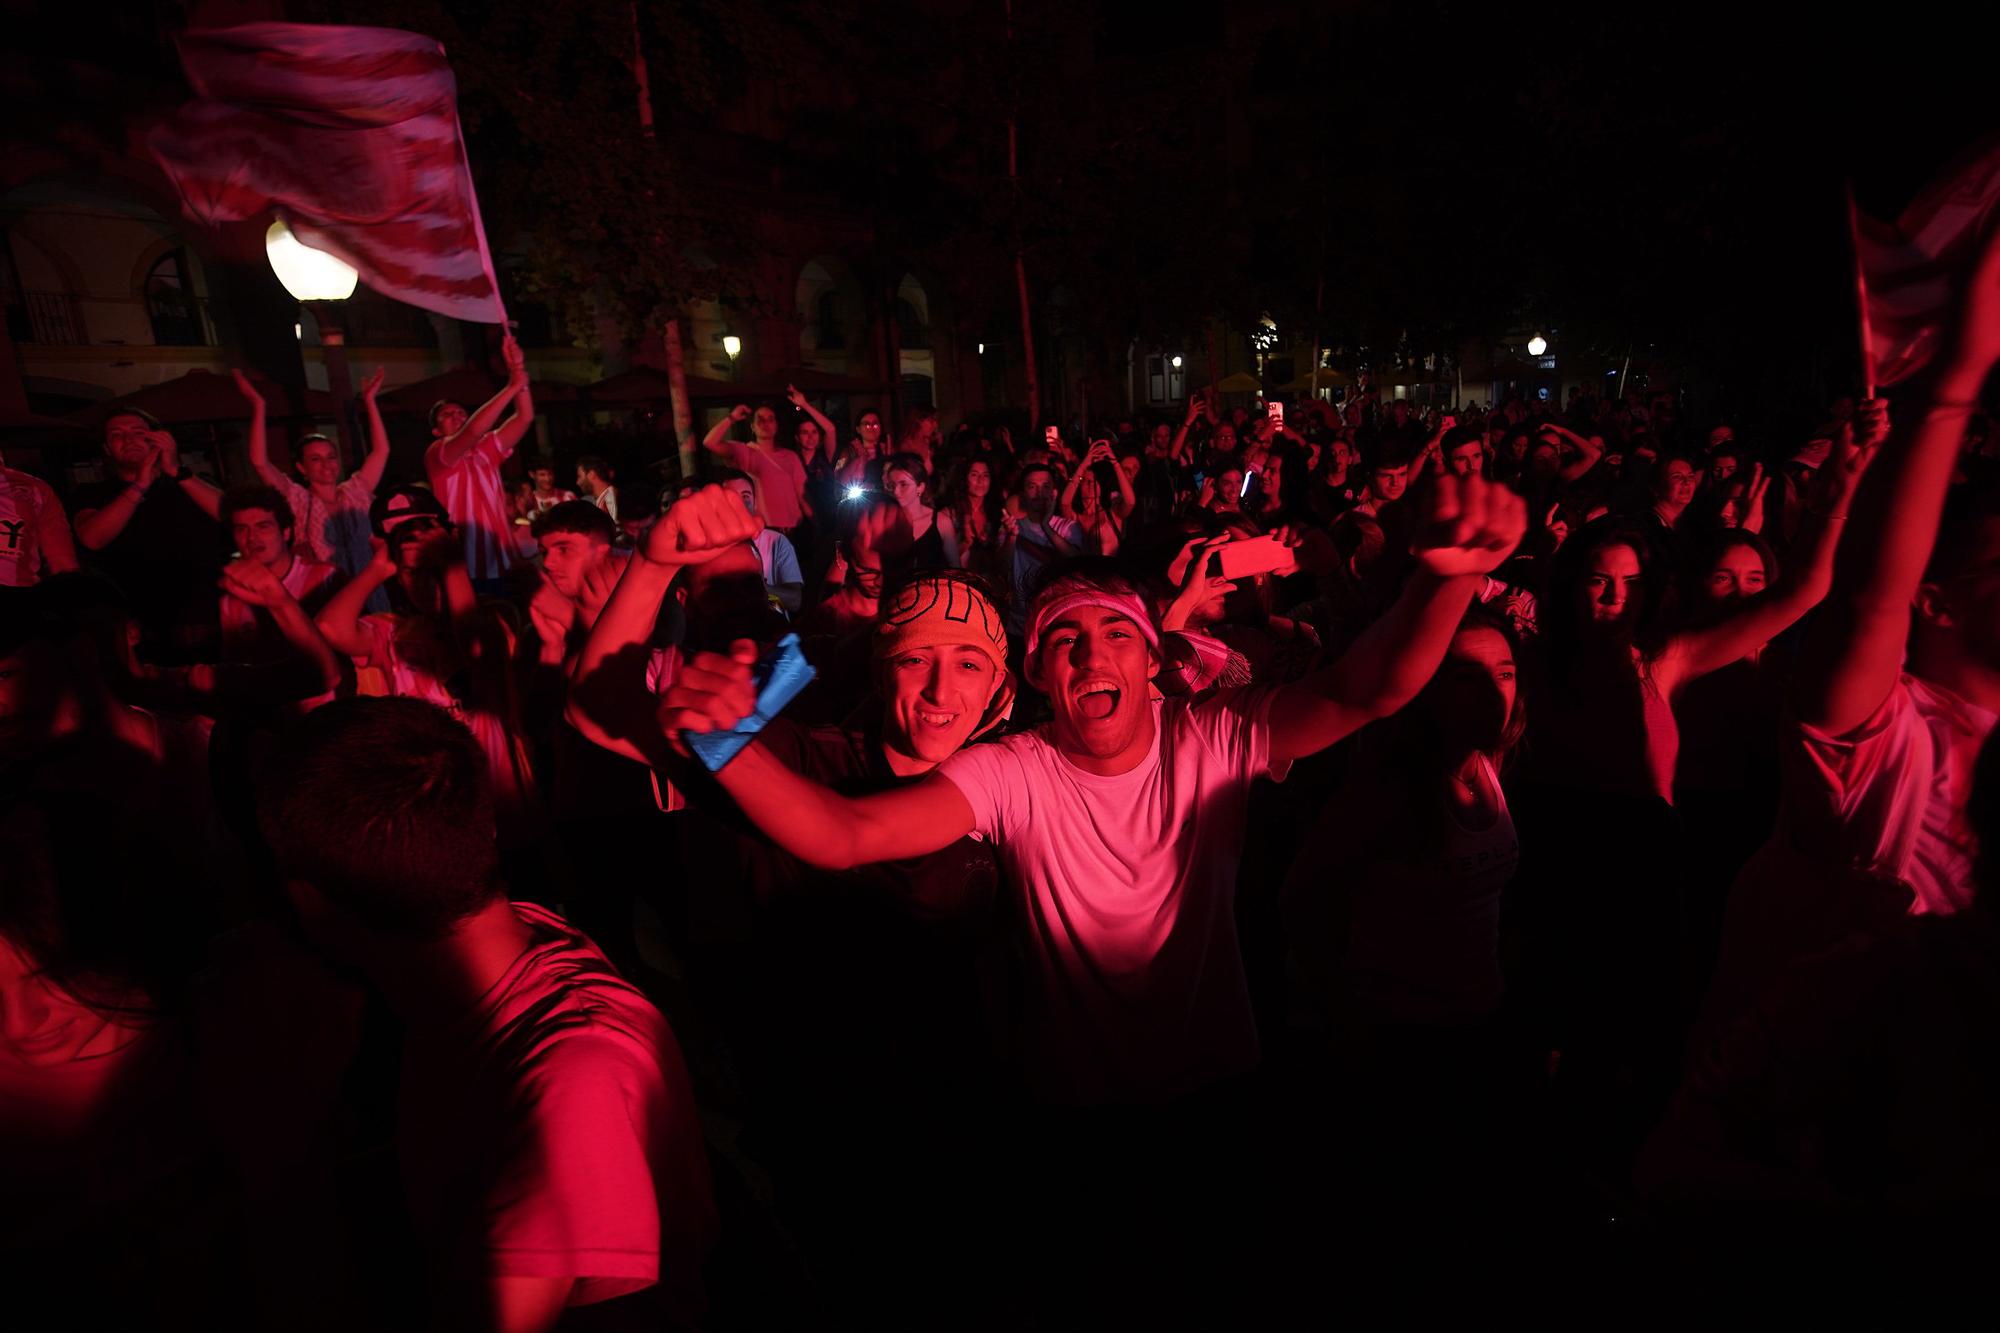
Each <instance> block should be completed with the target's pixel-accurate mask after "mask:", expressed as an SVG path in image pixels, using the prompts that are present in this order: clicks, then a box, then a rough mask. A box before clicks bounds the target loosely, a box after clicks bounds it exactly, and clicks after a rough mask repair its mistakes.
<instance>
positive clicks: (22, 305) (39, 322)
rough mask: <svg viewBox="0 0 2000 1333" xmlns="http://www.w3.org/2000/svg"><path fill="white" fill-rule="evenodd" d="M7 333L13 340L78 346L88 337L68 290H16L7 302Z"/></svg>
mask: <svg viewBox="0 0 2000 1333" xmlns="http://www.w3.org/2000/svg"><path fill="white" fill-rule="evenodd" d="M7 336H8V337H10V338H12V339H13V340H14V341H15V342H17V343H45V344H50V345H53V346H58V347H80V346H82V345H83V344H85V343H88V342H89V341H90V339H89V338H88V337H87V336H85V333H84V328H83V311H82V310H81V309H80V308H79V307H78V305H77V301H76V298H75V297H74V296H71V295H70V294H69V293H68V292H29V291H24V292H21V293H19V294H18V295H17V296H16V298H15V299H14V300H13V301H10V302H8V304H7Z"/></svg>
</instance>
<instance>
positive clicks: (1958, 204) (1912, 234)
mask: <svg viewBox="0 0 2000 1333" xmlns="http://www.w3.org/2000/svg"><path fill="white" fill-rule="evenodd" d="M1996 205H2000V138H1996V139H1994V140H1992V141H1991V142H1988V143H1986V144H1984V145H1982V146H1981V147H1980V148H1979V149H1978V150H1977V151H1975V152H1974V153H1972V154H1971V155H1970V156H1968V157H1966V158H1963V159H1961V160H1960V161H1959V162H1958V163H1957V164H1956V165H1955V166H1954V168H1953V169H1952V170H1950V171H1947V172H1946V173H1945V174H1944V175H1943V176H1941V177H1940V178H1939V179H1938V180H1936V181H1934V182H1932V183H1931V185H1930V186H1929V187H1928V188H1927V189H1925V190H1924V192H1923V193H1922V194H1920V195H1918V196H1917V199H1916V201H1915V202H1914V203H1912V204H1911V205H1910V206H1909V207H1908V208H1906V209H1904V210H1903V215H1902V216H1901V217H1900V218H1898V219H1896V221H1895V223H1894V224H1886V223H1881V222H1877V221H1875V220H1873V219H1872V218H1867V217H1864V216H1862V215H1861V214H1860V213H1858V212H1852V211H1850V216H1851V218H1852V221H1853V227H1854V256H1855V261H1856V265H1857V268H1858V269H1859V273H1858V275H1857V282H1858V285H1859V288H1860V294H1861V324H1862V329H1861V337H1862V346H1863V349H1864V352H1865V354H1866V356H1867V358H1868V360H1869V361H1870V362H1871V363H1872V364H1871V366H1870V367H1869V377H1870V381H1871V383H1874V384H1894V383H1896V382H1897V381H1899V380H1904V379H1908V378H1909V377H1910V376H1911V375H1914V374H1915V373H1916V372H1917V371H1918V370H1920V369H1922V368H1923V366H1924V364H1925V363H1926V362H1928V361H1929V360H1930V359H1931V357H1932V356H1933V355H1934V354H1935V353H1936V352H1937V350H1938V345H1939V342H1940V340H1941V339H1942V338H1943V337H1944V335H1945V332H1946V328H1945V324H1946V321H1947V320H1948V319H1949V318H1950V317H1951V315H1952V312H1953V311H1954V310H1955V309H1956V308H1957V304H1958V302H1957V296H1958V290H1959V288H1960V287H1961V286H1962V285H1963V284H1964V281H1965V276H1966V274H1967V272H1969V271H1970V270H1971V268H1972V266H1973V265H1974V264H1975V263H1977V262H1978V259H1979V252H1980V245H1981V243H1982V241H1983V239H1984V238H1985V237H1986V236H1987V235H1989V234H1990V233H1991V230H1992V226H1993V221H1994V210H1995V207H1996Z"/></svg>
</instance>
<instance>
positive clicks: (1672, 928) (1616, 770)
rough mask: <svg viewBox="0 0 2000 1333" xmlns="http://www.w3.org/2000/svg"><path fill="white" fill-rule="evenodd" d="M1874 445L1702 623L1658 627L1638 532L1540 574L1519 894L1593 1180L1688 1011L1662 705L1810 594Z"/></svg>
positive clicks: (1660, 1090) (1600, 538)
mask: <svg viewBox="0 0 2000 1333" xmlns="http://www.w3.org/2000/svg"><path fill="white" fill-rule="evenodd" d="M1886 434H1887V430H1886V422H1884V423H1882V430H1881V434H1880V435H1877V434H1875V433H1874V431H1872V430H1871V431H1870V438H1868V439H1866V440H1864V441H1861V442H1856V441H1855V440H1854V439H1853V438H1852V437H1851V436H1850V437H1849V438H1848V440H1847V441H1846V442H1845V444H1844V446H1843V448H1842V450H1841V454H1840V457H1839V458H1837V459H1829V461H1828V466H1826V467H1825V468H1823V469H1821V475H1820V477H1819V478H1818V480H1817V483H1816V484H1815V486H1814V489H1813V493H1812V498H1811V517H1810V521H1808V522H1807V523H1805V524H1803V525H1802V527H1801V532H1800V541H1799V542H1798V544H1797V545H1796V546H1795V548H1794V557H1795V559H1794V562H1793V567H1792V568H1790V569H1788V570H1787V571H1786V574H1785V577H1784V578H1783V579H1782V580H1781V581H1780V582H1778V583H1777V584H1775V585H1773V586H1772V587H1771V588H1770V589H1769V590H1768V591H1767V592H1766V593H1765V594H1764V595H1762V596H1760V597H1756V598H1751V599H1748V600H1744V601H1741V602H1739V603H1738V604H1737V605H1736V606H1735V607H1732V608H1729V609H1727V610H1726V611H1723V612H1721V613H1719V614H1717V615H1715V616H1713V617H1712V618H1705V619H1693V620H1687V621H1684V622H1681V623H1679V624H1678V625H1677V624H1676V622H1675V619H1674V617H1673V616H1672V615H1671V614H1670V613H1671V611H1672V609H1673V608H1672V607H1671V605H1670V601H1669V598H1670V586H1671V585H1670V576H1671V571H1670V570H1669V569H1668V568H1667V565H1666V562H1665V559H1664V557H1662V556H1661V555H1660V554H1659V553H1658V551H1657V549H1656V548H1655V546H1654V545H1653V543H1652V541H1651V540H1650V539H1649V534H1648V532H1647V531H1646V530H1645V529H1644V528H1643V527H1641V526H1640V525H1639V524H1635V523H1632V522H1630V521H1627V520H1624V519H1616V518H1613V519H1604V520H1600V521H1599V522H1596V523H1592V524H1590V525H1589V526H1587V527H1585V528H1584V529H1583V530H1582V531H1580V532H1578V533H1576V534H1575V535H1574V536H1572V537H1571V538H1570V539H1569V540H1568V541H1567V542H1565V543H1564V544H1563V546H1562V549H1561V550H1560V551H1559V552H1558V553H1557V555H1556V558H1555V560H1554V562H1553V567H1552V569H1551V571H1550V578H1549V587H1548V595H1547V596H1546V597H1545V598H1544V599H1543V600H1542V603H1541V627H1542V645H1543V649H1544V652H1545V661H1544V670H1543V671H1542V672H1541V673H1540V674H1539V676H1537V677H1531V680H1533V681H1538V682H1539V684H1540V686H1541V688H1540V690H1539V691H1538V692H1537V693H1536V695H1535V697H1534V698H1533V699H1532V701H1531V702H1532V704H1533V707H1534V712H1535V731H1536V736H1535V746H1534V753H1533V755H1532V758H1531V761H1530V763H1529V765H1528V766H1527V768H1526V770H1525V771H1524V773H1523V778H1524V782H1523V783H1522V786H1521V790H1520V791H1519V792H1518V794H1517V801H1516V809H1517V812H1518V813H1519V816H1520V822H1521V828H1522V833H1523V836H1524V837H1525V838H1526V840H1527V841H1528V843H1529V845H1530V846H1531V847H1533V848H1535V855H1534V858H1533V869H1532V870H1531V872H1530V873H1528V874H1525V875H1524V876H1523V881H1522V894H1521V898H1522V901H1523V904H1524V907H1523V910H1524V914H1525V918H1526V922H1527V927H1528V933H1529V939H1528V941H1527V943H1528V944H1529V959H1528V961H1529V972H1530V975H1531V976H1532V978H1533V986H1534V987H1535V988H1537V989H1538V999H1539V1001H1540V1004H1541V1012H1540V1015H1539V1016H1540V1018H1541V1019H1542V1021H1543V1022H1544V1023H1545V1024H1546V1025H1547V1027H1546V1032H1545V1035H1546V1036H1547V1038H1548V1040H1549V1041H1550V1042H1551V1044H1552V1049H1561V1050H1563V1051H1564V1052H1565V1065H1564V1068H1565V1069H1566V1070H1567V1071H1569V1072H1570V1073H1571V1074H1572V1075H1573V1076H1574V1078H1575V1080H1576V1082H1575V1084H1574V1086H1576V1087H1577V1088H1578V1089H1579V1095H1581V1096H1583V1097H1585V1098H1586V1102H1585V1104H1584V1106H1583V1107H1582V1108H1581V1109H1582V1110H1583V1112H1584V1114H1586V1115H1587V1117H1588V1118H1589V1120H1590V1123H1592V1124H1594V1125H1596V1126H1597V1127H1599V1128H1600V1129H1601V1130H1602V1131H1603V1132H1604V1134H1605V1135H1606V1138H1605V1140H1604V1142H1603V1143H1602V1144H1601V1145H1600V1147H1601V1148H1602V1149H1603V1150H1604V1151H1605V1152H1606V1153H1608V1154H1610V1155H1611V1156H1610V1157H1609V1158H1607V1160H1605V1161H1604V1162H1602V1163H1600V1165H1603V1166H1605V1167H1620V1168H1621V1169H1622V1164H1623V1155H1624V1154H1625V1153H1627V1152H1629V1151H1630V1150H1631V1149H1632V1148H1634V1147H1635V1146H1636V1143H1637V1135H1638V1134H1639V1133H1640V1132H1641V1130H1642V1128H1643V1123H1642V1122H1643V1121H1644V1120H1646V1119H1647V1118H1649V1117H1651V1116H1653V1115H1655V1114H1657V1112H1658V1111H1659V1109H1660V1102H1661V1099H1663V1098H1664V1096H1665V1094H1666V1092H1667V1090H1668V1089H1669V1088H1670V1087H1671V1084H1672V1079H1673V1077H1674V1073H1675V1069H1676V1057H1677V1053H1678V1050H1679V1044H1680V1041H1681V1038H1682V1035H1683V1029H1684V1027H1685V1023H1686V1019H1687V1016H1688V1012H1689V1005H1688V999H1689V996H1688V990H1689V987H1690V981H1691V972H1690V968H1689V962H1690V958H1689V955H1688V953H1687V949H1686V945H1687V939H1686V933H1685V931H1686V921H1685V915H1684V901H1685V897H1686V893H1685V879H1686V872H1687V862H1686V855H1685V853H1686V844H1685V836H1684V830H1683V826H1682V823H1681V820H1680V819H1679V817H1678V816H1677V814H1676V812H1675V810H1674V804H1673V802H1674V771H1675V765H1676V761H1677V760H1678V757H1679V751H1680V728H1679V724H1678V722H1677V720H1676V718H1675V716H1674V706H1675V702H1676V699H1677V698H1678V697H1679V695H1680V694H1681V692H1682V691H1683V690H1684V689H1685V688H1686V687H1687V686H1688V685H1689V684H1690V683H1691V682H1693V681H1695V680H1698V679H1700V678H1701V677H1703V676H1706V675H1709V674H1710V673H1712V672H1715V671H1719V670H1721V669H1722V668H1724V667H1726V666H1728V665H1730V664H1731V663H1732V662H1736V661H1739V660H1740V659H1742V658H1743V657H1745V656H1746V655H1747V654H1749V653H1751V652H1753V651H1755V650H1756V649H1758V648H1759V647H1761V646H1762V645H1763V644H1766V643H1768V642H1770V640H1771V639H1772V638H1774V637H1775V636H1776V635H1778V634H1779V633H1781V632H1783V631H1784V630H1785V629H1786V628H1788V627H1789V626H1791V625H1792V624H1793V623H1794V622H1796V621H1797V620H1798V619H1799V617H1801V616H1802V615H1804V614H1805V613H1806V612H1807V611H1808V610H1810V609H1811V608H1812V607H1813V606H1814V605H1815V604H1817V603H1818V602H1819V600H1820V599H1821V598H1822V597H1824V596H1825V595H1826V591H1827V588H1828V587H1829V586H1830V584H1831V582H1832V578H1833V554H1834V549H1835V546H1836V544H1837V542H1838V539H1839V534H1840V531H1841V527H1842V525H1843V524H1845V522H1846V520H1847V509H1848V505H1849V503H1850V502H1851V501H1852V499H1853V495H1854V488H1855V483H1857V482H1858V481H1859V479H1860V477H1861V474H1862V472H1863V471H1864V470H1865V468H1866V467H1867V464H1868V461H1869V458H1870V456H1871V455H1872V453H1873V451H1874V448H1875V446H1876V445H1877V444H1879V443H1880V439H1881V436H1885V435H1886Z"/></svg>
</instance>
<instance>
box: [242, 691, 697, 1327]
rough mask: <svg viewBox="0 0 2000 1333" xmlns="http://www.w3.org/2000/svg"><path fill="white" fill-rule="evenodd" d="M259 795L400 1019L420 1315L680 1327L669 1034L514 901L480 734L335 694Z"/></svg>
mask: <svg viewBox="0 0 2000 1333" xmlns="http://www.w3.org/2000/svg"><path fill="white" fill-rule="evenodd" d="M264 790H265V793H266V795H265V800H264V804H263V807H262V810H261V818H262V821H263V824H264V827H265V830H266V835H267V837H268V838H269V839H270V842H271V844H272V846H273V848H274V849H275V851H276V853H277V857H278V863H279V866H280V868H281V870H282V872H283V874H284V877H285V881H286V887H287V892H288V893H289V895H290V897H291V898H292V901H293V903H294V905H295V906H296V907H297V909H298V911H299V915H300V917H301V918H302V920H303V921H304V923H305V926H306V929H307V932H308V934H309V935H310V936H311V937H312V939H313V940H314V942H315V943H316V944H318V945H319V946H320V947H321V948H322V949H324V950H325V951H326V952H328V953H330V954H333V955H335V956H336V957H338V958H339V959H340V960H341V961H343V962H346V963H349V964H351V965H353V966H355V967H357V968H359V969H360V970H361V971H362V972H363V973H364V974H366V975H367V977H368V978H369V980H370V981H372V982H373V983H374V984H375V985H376V987H377V988H378V989H379V990H380V992H381V994H382V996H383V997H384V999H385V1000H386V1001H387V1003H388V1005H389V1007H390V1008H392V1009H393V1010H395V1011H396V1013H397V1014H398V1016H399V1017H401V1018H402V1019H403V1021H404V1023H405V1024H406V1026H407V1032H406V1035H405V1039H404V1055H403V1073H402V1080H401V1086H400V1089H399V1094H398V1105H397V1127H396V1133H397V1141H398V1150H399V1158H400V1161H401V1166H402V1183H403V1189H404V1193H405V1196H406V1198H407V1201H408V1205H409V1211H410V1216H411V1220H412V1222H413V1223H414V1225H415V1229H416V1234H417V1235H419V1236H420V1237H422V1238H423V1240H424V1242H425V1245H426V1249H427V1256H426V1257H427V1260H428V1263H427V1270H428V1271H427V1278H428V1281H429V1286H430V1300H431V1313H432V1315H433V1316H434V1317H436V1318H440V1319H443V1320H445V1321H447V1322H453V1323H462V1324H465V1325H466V1326H469V1327H487V1328H502V1329H509V1330H514V1329H543V1328H551V1327H554V1326H555V1325H556V1324H557V1322H558V1320H560V1319H561V1318H562V1315H563V1312H564V1311H565V1310H566V1309H567V1308H569V1307H572V1306H581V1305H594V1304H598V1303H601V1302H605V1301H610V1300H613V1299H614V1298H620V1297H623V1298H626V1300H627V1302H628V1306H627V1308H625V1309H624V1310H623V1311H621V1312H622V1313H625V1314H627V1315H629V1317H630V1319H631V1321H632V1323H633V1325H634V1326H635V1327H649V1328H658V1327H662V1326H679V1325H682V1324H686V1323H691V1322H693V1320H694V1319H695V1318H696V1317H697V1316H698V1315H699V1313H700V1309H701V1303H702V1284H701V1272H700V1268H701V1263H702V1260H703V1257H704V1255H705V1253H706V1251H707V1249H708V1246H709V1243H710V1239H711V1237H712V1234H713V1231H714V1226H715V1222H714V1205H713V1202H712V1200H711V1197H710V1193H709V1182H708V1172H707V1164H706V1159H705V1157H704V1153H703V1147H702V1140H701V1131H700V1127H699V1124H698V1123H697V1121H696V1118H695V1108H694V1101H693V1097H692V1095H691V1093H690V1092H689V1088H688V1080H687V1073H686V1070H685V1069H684V1068H683V1066H682V1062H681V1055H680V1050H679V1047H678V1046H677V1045H676V1044H675V1041H674V1036H673V1033H672V1032H671V1030H670V1029H669V1028H668V1026H667V1023H666V1020H665V1019H664V1018H662V1017H661V1016H660V1013H659V1011H658V1010H656V1009H655V1008H654V1007H653V1005H652V1004H651V1003H650V1002H649V1001H648V1000H647V999H646V998H645V997H644V996H643V995H642V994H640V993H639V991H638V990H636V989H635V988H634V987H632V986H631V985H629V984H628V983H626V982H625V981H624V980H622V979H621V978H620V977H619V976H618V974H617V972H616V971H615V970H614V969H613V968H612V967H611V965H610V964H609V963H608V962H606V961H605V958H604V955H603V954H602V953H600V952H599V951H598V949H597V947H596V946H595V945H593V944H592V943H591V942H590V941H589V940H588V939H586V938H585V937H584V936H582V935H580V934H578V933H577V932H575V931H574V930H573V929H571V928H570V927H569V926H568V925H567V924H566V923H565V922H564V921H563V920H562V919H561V918H560V917H557V916H555V915H554V914H552V913H550V912H548V911H546V910H544V909H541V908H538V907H535V906H532V905H529V904H517V903H510V902H509V901H508V900H507V898H506V896H505V893H504V892H503V886H502V885H501V883H500V881H499V878H498V860H497V853H496V850H495V847H494V833H493V806H492V799H491V796H490V795H489V793H488V791H487V787H486V779H485V761H484V758H483V756H482V754H481V751H480V748H479V745H478V743H477V742H475V741H474V740H473V739H472V737H471V735H470V734H469V733H468V732H466V730H465V729H464V728H463V727H461V726H460V725H459V724H457V723H456V722H454V721H452V720H451V719H450V718H449V717H448V716H447V715H446V714H444V713H443V712H442V711H440V710H438V709H436V708H433V707H431V706H430V705H428V704H424V703H421V702H418V701H416V700H411V699H361V700H354V701H350V702H346V703H340V704H335V705H332V706H329V707H327V708H324V709H321V710H319V711H318V712H316V713H314V714H313V715H312V716H311V717H310V718H308V719H307V720H306V721H305V722H304V723H303V724H302V725H301V727H300V728H299V729H298V731H297V732H295V733H294V735H293V736H292V737H291V738H290V740H289V741H288V743H287V745H286V748H285V750H284V752H283V753H282V754H281V756H280V757H279V760H278V762H277V765H276V768H275V771H274V772H272V773H271V774H270V775H269V777H268V779H267V782H266V785H265V788H264ZM638 1293H643V1295H641V1294H638ZM605 1313H607V1314H608V1313H610V1312H609V1311H607V1312H605Z"/></svg>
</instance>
